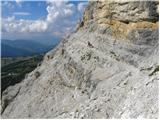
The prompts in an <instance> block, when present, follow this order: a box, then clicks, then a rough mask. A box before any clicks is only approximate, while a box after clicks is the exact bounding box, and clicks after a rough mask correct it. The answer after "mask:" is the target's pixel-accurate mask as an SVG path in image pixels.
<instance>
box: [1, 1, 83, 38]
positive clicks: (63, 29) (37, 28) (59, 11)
mask: <svg viewBox="0 0 160 120" xmlns="http://www.w3.org/2000/svg"><path fill="white" fill-rule="evenodd" d="M78 6H79V7H78V8H79V9H78V10H77V6H76V5H75V4H72V3H68V2H67V1H47V8H46V10H47V12H48V14H47V15H46V17H45V18H43V19H38V20H23V19H21V20H16V19H15V17H14V16H16V15H29V13H26V12H15V13H13V14H14V16H12V17H8V18H2V22H3V24H2V32H8V33H40V34H42V33H44V34H45V33H51V34H54V35H57V36H63V35H64V34H68V33H69V32H71V31H73V30H74V28H75V25H76V22H77V20H78V18H79V16H78V15H79V13H77V12H82V11H81V10H82V8H83V7H84V4H83V5H82V3H81V4H78ZM82 6H83V7H82Z"/></svg>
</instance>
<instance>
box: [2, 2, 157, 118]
mask: <svg viewBox="0 0 160 120" xmlns="http://www.w3.org/2000/svg"><path fill="white" fill-rule="evenodd" d="M157 7H158V2H156V1H154V2H153V1H152V2H151V1H148V2H145V1H137V2H126V1H125V2H120V1H119V2H117V1H113V0H112V1H111V0H109V1H94V2H89V5H88V7H87V8H86V11H85V12H84V16H83V20H82V21H81V22H80V23H79V25H78V27H77V31H76V32H75V33H72V34H71V35H70V36H68V37H66V38H65V39H64V40H62V41H61V43H60V44H59V45H58V46H57V48H55V49H54V50H52V51H50V52H48V53H47V54H46V55H45V57H44V60H43V62H42V64H41V65H40V66H38V67H37V68H36V69H35V70H34V71H32V72H31V73H30V74H29V75H28V76H27V77H26V78H25V79H24V80H23V81H22V82H21V83H19V84H16V85H15V86H11V87H9V88H8V89H7V90H6V91H4V92H3V95H2V117H3V118H158V87H159V85H158V83H159V82H158V81H159V78H158V72H159V64H158V56H159V52H158V48H159V43H158V37H159V36H158V29H159V27H158V22H159V21H158V17H159V16H158V13H157ZM37 74H38V75H37Z"/></svg>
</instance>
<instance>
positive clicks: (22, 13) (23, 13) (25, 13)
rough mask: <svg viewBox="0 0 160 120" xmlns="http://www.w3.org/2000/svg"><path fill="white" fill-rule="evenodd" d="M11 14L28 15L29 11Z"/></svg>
mask: <svg viewBox="0 0 160 120" xmlns="http://www.w3.org/2000/svg"><path fill="white" fill-rule="evenodd" d="M13 15H18V16H28V15H30V13H28V12H14V13H13Z"/></svg>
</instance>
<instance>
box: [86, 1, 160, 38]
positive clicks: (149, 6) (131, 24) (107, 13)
mask: <svg viewBox="0 0 160 120" xmlns="http://www.w3.org/2000/svg"><path fill="white" fill-rule="evenodd" d="M158 5H159V4H158V1H131V0H119V1H118V0H106V1H105V0H104V1H102V0H98V1H97V2H90V5H88V7H87V9H86V11H85V13H84V17H83V22H84V24H88V23H90V22H91V21H92V22H93V21H94V22H96V23H97V24H100V25H102V26H105V27H108V29H110V30H111V31H112V32H111V33H112V34H115V33H116V34H117V35H118V37H128V34H129V33H130V32H131V31H133V30H135V29H145V28H148V29H150V28H151V29H157V28H158V20H159V14H158Z"/></svg>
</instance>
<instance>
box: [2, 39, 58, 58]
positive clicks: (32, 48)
mask: <svg viewBox="0 0 160 120" xmlns="http://www.w3.org/2000/svg"><path fill="white" fill-rule="evenodd" d="M55 46H56V44H54V45H53V44H51V45H47V44H43V43H40V42H37V41H33V40H6V39H5V40H4V39H2V40H1V56H2V57H17V56H29V55H35V54H42V53H46V52H48V51H49V50H51V49H53V48H54V47H55Z"/></svg>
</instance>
